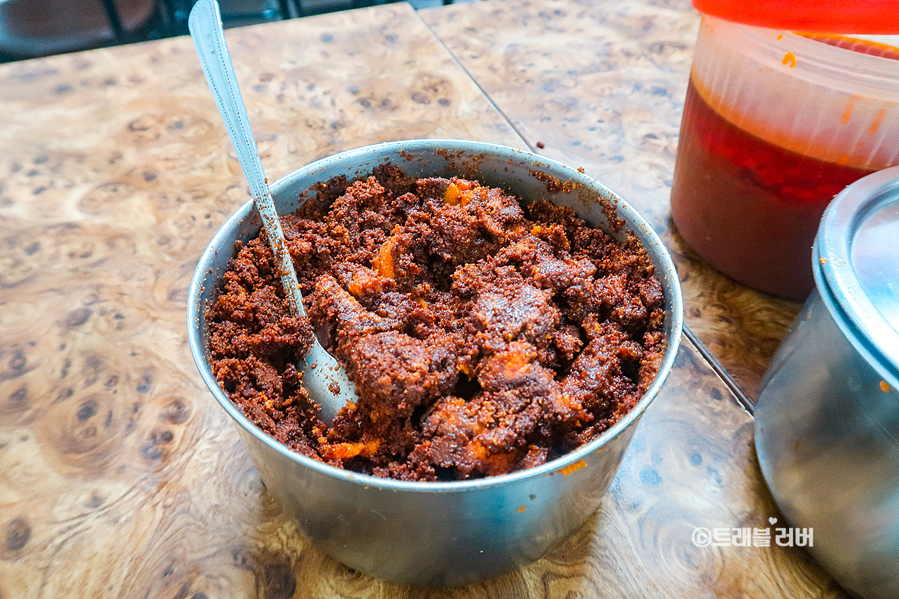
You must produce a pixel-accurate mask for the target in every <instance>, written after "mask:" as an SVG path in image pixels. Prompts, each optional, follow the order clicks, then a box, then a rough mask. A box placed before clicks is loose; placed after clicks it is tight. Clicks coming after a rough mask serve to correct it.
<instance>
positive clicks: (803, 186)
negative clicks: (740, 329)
mask: <svg viewBox="0 0 899 599" xmlns="http://www.w3.org/2000/svg"><path fill="white" fill-rule="evenodd" d="M872 172H874V171H872V170H867V169H861V168H855V167H851V166H847V165H841V164H838V163H835V162H827V161H824V160H818V159H816V158H810V157H808V156H803V155H802V154H799V153H797V152H793V151H790V150H787V149H784V148H782V147H780V146H777V145H775V144H772V143H770V142H767V141H765V140H762V139H760V138H758V137H756V136H755V135H752V134H750V133H748V132H746V131H744V130H743V129H740V128H739V127H737V126H735V125H733V124H732V123H731V122H730V121H728V120H726V119H724V118H723V117H722V116H721V115H719V114H718V113H717V112H715V111H714V110H713V109H712V108H711V107H710V106H709V105H708V103H707V102H706V101H705V100H704V99H703V98H702V96H701V95H700V94H699V93H698V92H697V90H696V86H695V85H694V84H693V80H692V79H691V80H690V84H689V86H688V88H687V98H686V102H685V105H684V116H683V121H682V122H681V131H680V140H679V142H678V150H677V160H676V163H675V168H674V181H673V184H672V189H671V215H672V218H673V219H674V224H675V225H676V226H677V230H678V232H679V233H680V235H681V236H682V237H683V238H684V240H685V241H686V242H687V243H688V244H689V245H690V246H691V247H692V248H693V249H694V250H695V251H696V252H697V253H698V254H699V255H700V256H702V257H703V258H704V259H705V260H706V261H707V262H708V263H709V264H711V265H712V266H713V267H714V268H715V269H717V270H719V271H721V272H722V273H724V274H726V275H728V276H729V277H731V278H733V279H734V280H736V281H738V282H740V283H743V284H745V285H749V286H750V287H753V288H755V289H760V290H762V291H765V292H768V293H772V294H774V295H778V296H781V297H786V298H789V299H794V300H802V299H804V298H805V297H806V296H807V295H808V294H809V292H810V291H811V290H812V287H813V286H814V280H813V278H812V268H811V255H812V249H811V248H812V243H813V242H814V239H815V233H816V232H817V230H818V222H819V221H820V220H821V215H822V214H823V213H824V209H825V208H826V207H827V205H828V204H829V203H830V201H831V200H832V199H833V197H834V196H835V195H836V194H837V193H839V192H840V191H842V190H843V188H844V187H846V186H847V185H849V184H850V183H852V182H854V181H856V180H858V179H860V178H861V177H864V176H865V175H868V174H870V173H872Z"/></svg>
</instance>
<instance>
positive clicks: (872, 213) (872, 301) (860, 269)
mask: <svg viewBox="0 0 899 599" xmlns="http://www.w3.org/2000/svg"><path fill="white" fill-rule="evenodd" d="M816 246H817V247H818V253H819V260H818V262H817V265H816V267H817V268H820V269H821V274H822V276H823V279H824V282H825V283H826V285H827V287H828V289H830V293H831V294H833V296H834V299H835V300H836V302H837V303H838V304H839V306H840V309H841V310H842V311H843V312H844V313H845V314H846V317H847V320H848V321H851V322H852V323H853V324H854V325H855V326H856V327H857V328H858V329H859V331H860V332H861V334H862V336H863V337H864V338H865V339H866V340H867V341H869V342H870V343H871V344H872V346H873V347H874V351H875V353H880V354H882V355H883V357H884V359H885V360H886V361H887V362H888V363H889V364H892V365H893V366H894V367H896V368H897V371H899V166H895V167H892V168H888V169H884V170H882V171H879V172H877V173H874V174H873V175H869V176H867V177H865V178H863V179H861V180H859V181H857V182H856V183H854V184H853V185H851V186H849V187H848V188H847V189H846V190H845V191H844V192H843V193H841V194H839V195H838V196H837V197H836V198H835V199H834V201H833V202H832V203H831V205H830V206H829V207H828V209H827V211H826V212H825V213H824V217H823V218H822V219H821V226H820V228H819V230H818V238H817V244H816ZM819 287H820V286H819ZM897 576H899V575H897Z"/></svg>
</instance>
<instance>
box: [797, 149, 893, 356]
mask: <svg viewBox="0 0 899 599" xmlns="http://www.w3.org/2000/svg"><path fill="white" fill-rule="evenodd" d="M815 250H816V254H815V255H816V258H817V260H818V261H819V264H816V265H815V266H816V267H819V268H820V269H821V273H822V274H823V275H824V280H825V281H826V283H827V285H828V287H829V291H830V293H831V294H832V296H833V297H834V299H835V300H836V302H837V303H838V304H839V306H840V308H841V309H842V311H843V313H844V315H845V317H846V318H848V319H849V320H851V322H852V324H853V325H854V328H855V330H857V331H858V332H859V333H860V334H861V335H862V336H863V337H864V340H865V341H866V342H867V344H868V345H869V347H870V348H872V349H873V350H874V353H876V354H879V355H880V356H882V357H883V358H885V359H886V361H887V362H889V363H890V365H891V366H892V369H893V370H894V371H896V370H899V166H894V167H892V168H888V169H884V170H882V171H879V172H877V173H874V174H873V175H868V176H867V177H864V178H862V179H859V180H858V181H856V182H855V183H853V184H852V185H850V186H849V187H847V188H846V189H845V190H843V191H842V192H841V193H840V194H839V195H837V197H836V198H835V199H834V200H833V202H832V203H831V204H830V206H828V208H827V211H826V212H825V213H824V217H823V218H822V219H821V226H820V228H819V229H818V237H817V239H816V241H815Z"/></svg>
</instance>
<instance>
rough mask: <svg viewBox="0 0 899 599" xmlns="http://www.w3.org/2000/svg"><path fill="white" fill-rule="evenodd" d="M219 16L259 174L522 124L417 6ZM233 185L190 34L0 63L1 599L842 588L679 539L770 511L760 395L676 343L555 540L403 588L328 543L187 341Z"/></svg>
mask: <svg viewBox="0 0 899 599" xmlns="http://www.w3.org/2000/svg"><path fill="white" fill-rule="evenodd" d="M470 6H472V7H473V8H472V10H475V9H474V6H475V5H470ZM454 10H458V9H454ZM454 14H456V15H459V14H460V13H459V12H455V13H454ZM226 37H227V39H228V42H229V44H230V47H231V52H232V56H233V58H234V61H235V66H236V72H237V76H238V79H239V81H240V83H241V85H242V86H243V91H244V99H245V100H246V102H247V104H248V106H249V110H248V112H249V116H250V120H251V122H252V124H253V126H254V130H255V132H256V136H257V138H258V139H259V140H260V153H261V155H262V160H263V163H264V164H265V165H266V167H267V169H268V172H269V177H270V178H275V177H279V176H281V175H283V174H285V173H287V172H289V171H290V170H292V169H294V168H296V167H298V166H300V165H302V164H305V163H307V162H309V161H311V160H312V159H314V158H317V157H320V156H324V155H327V154H330V153H333V152H336V151H339V150H343V149H348V148H351V147H356V146H360V145H365V144H368V143H373V142H376V141H384V140H389V139H401V138H410V137H436V136H447V137H458V138H470V139H477V140H483V141H493V142H498V143H504V144H507V145H519V146H520V145H523V142H522V140H521V138H519V137H518V136H517V134H516V133H515V131H514V130H513V129H512V127H511V126H510V125H509V124H508V122H506V121H505V120H504V119H503V117H502V115H501V114H500V113H499V112H498V111H497V110H496V109H495V108H494V107H493V106H492V105H491V104H490V103H489V101H488V100H487V98H486V97H485V96H483V94H481V92H480V91H479V89H478V87H477V85H476V84H475V83H474V82H473V81H472V80H471V79H469V78H468V77H467V75H466V74H465V72H464V71H463V70H461V69H460V68H459V67H458V65H457V64H456V63H455V61H454V60H453V58H452V57H451V56H450V55H449V54H448V53H447V52H446V50H445V49H444V48H443V47H442V46H441V44H440V43H439V42H438V41H437V40H436V39H435V38H434V37H433V36H432V34H431V32H430V31H429V30H428V28H427V27H426V26H425V25H424V24H423V22H422V21H420V20H419V18H418V17H417V16H416V15H415V13H413V12H412V10H411V9H410V8H409V7H408V6H406V5H390V6H384V7H379V8H375V9H369V10H363V11H354V12H349V13H341V14H334V15H327V16H321V17H314V18H309V19H304V20H301V21H290V22H284V23H278V24H267V25H262V26H258V27H253V28H248V29H240V30H229V31H228V32H227V34H226ZM647 110H648V111H651V110H652V109H651V108H647ZM246 198H247V193H246V190H245V184H244V183H243V180H242V176H241V174H240V170H239V166H238V164H237V162H236V160H235V158H234V155H233V152H231V150H230V148H229V147H228V145H227V139H226V134H225V131H224V129H223V127H222V125H221V123H220V121H219V118H218V115H217V113H216V110H215V106H214V103H213V101H212V98H211V96H210V95H209V92H208V90H207V89H206V86H205V83H204V82H203V80H202V75H201V71H200V67H199V64H198V62H197V60H196V58H195V57H194V55H193V49H192V46H191V43H190V40H188V39H175V40H166V41H158V42H151V43H148V44H142V45H136V46H130V47H123V48H116V49H106V50H98V51H93V52H88V53H82V54H73V55H68V56H58V57H54V58H50V59H42V60H35V61H28V62H23V63H14V64H9V65H4V66H2V67H0V223H2V229H0V331H2V334H0V597H2V598H3V599H9V598H16V599H18V598H23V599H31V598H57V597H71V596H80V597H110V598H135V599H141V598H145V597H151V598H156V597H162V598H166V599H168V598H178V599H186V598H192V599H204V598H208V599H214V598H218V597H260V598H263V597H264V598H277V599H287V598H290V597H295V598H308V597H322V598H337V597H345V598H349V597H358V598H363V597H365V598H368V597H371V598H380V597H383V598H387V597H391V598H392V597H410V598H411V597H448V598H449V597H458V598H463V597H469V598H477V599H481V598H488V597H534V598H537V597H552V598H556V597H559V598H562V597H566V598H574V597H594V596H612V597H635V596H651V597H669V596H690V597H713V596H746V597H769V596H791V597H800V596H802V597H835V596H841V591H840V590H839V589H838V588H837V587H835V586H834V584H833V583H832V582H831V580H830V578H829V577H828V576H827V575H826V574H825V573H824V572H823V571H821V570H820V568H818V566H816V565H815V564H814V563H813V562H811V561H810V559H809V557H808V556H807V554H806V553H805V552H804V551H802V550H798V549H796V550H794V549H784V548H778V547H769V548H748V547H733V548H728V547H715V548H698V547H696V546H694V545H693V544H692V542H691V534H692V531H693V529H694V527H697V526H702V527H707V528H714V527H719V526H722V527H723V526H726V527H742V526H760V525H762V524H763V523H764V522H765V521H766V520H767V518H768V517H772V516H774V515H775V514H776V512H775V509H774V507H773V505H772V503H771V499H770V497H769V496H768V494H767V492H766V491H765V487H764V483H763V482H762V480H761V477H760V474H759V471H758V468H757V465H756V464H755V461H754V451H753V448H752V433H751V431H752V422H751V418H750V416H749V415H748V414H746V413H745V412H743V411H742V410H740V409H739V408H738V407H737V405H736V403H735V402H734V398H733V396H731V395H730V393H729V391H728V389H727V387H726V386H725V385H724V384H723V383H722V381H721V380H720V379H719V378H718V377H717V376H716V375H715V374H714V372H713V371H712V370H711V369H710V368H709V366H708V364H707V363H706V362H704V361H703V359H702V358H701V357H700V356H699V355H698V354H697V352H696V350H695V349H694V348H693V347H692V346H691V345H690V344H689V343H685V344H684V346H683V347H682V350H681V353H680V355H679V358H678V361H677V364H676V368H675V369H674V371H673V372H672V375H671V378H670V379H669V383H668V384H667V385H666V386H665V388H664V391H663V393H662V394H661V395H660V396H659V397H658V398H657V400H656V402H655V403H654V405H653V406H652V407H651V408H650V410H649V411H648V412H647V414H646V416H645V417H644V419H643V422H642V423H641V425H640V428H639V429H638V431H637V433H636V436H635V438H634V441H633V445H632V447H631V450H630V452H629V453H628V455H627V457H626V461H625V463H624V465H623V467H622V469H621V471H620V473H619V476H618V478H617V479H616V481H615V483H614V485H613V488H612V490H611V492H610V493H609V494H608V495H607V496H606V498H605V500H604V501H603V502H602V504H601V505H600V506H599V509H598V511H597V515H596V516H595V517H593V518H592V519H591V520H590V521H589V522H588V523H587V524H586V525H585V526H584V527H583V528H582V529H581V530H580V531H579V532H578V533H577V534H576V535H575V537H574V538H572V539H571V540H570V541H568V542H567V543H565V544H564V545H563V546H561V547H560V548H558V549H557V550H556V551H554V552H553V553H551V554H550V555H549V556H548V557H546V558H544V559H542V560H540V561H538V562H536V563H534V564H532V565H531V566H528V567H526V568H524V569H522V570H521V571H519V572H516V573H513V574H509V575H507V576H505V577H502V578H500V579H497V580H493V581H489V582H486V583H484V584H481V585H474V586H471V587H464V588H458V589H418V588H411V587H404V586H398V585H394V584H390V583H387V582H383V581H379V580H375V579H372V578H370V577H368V576H365V575H363V574H360V573H358V572H353V571H351V570H349V569H348V568H346V567H344V566H342V565H340V564H339V563H337V562H336V561H334V560H333V559H331V558H330V557H328V556H327V555H325V554H324V553H322V552H321V551H320V550H319V549H317V548H316V547H315V546H313V545H311V544H310V543H309V542H308V541H307V540H305V539H304V538H303V537H302V536H301V535H300V534H299V533H298V532H297V529H296V527H295V525H294V524H293V522H292V521H291V520H290V519H289V518H287V517H286V516H285V515H284V514H283V513H282V512H281V510H280V508H279V507H278V506H277V505H276V504H275V503H274V501H273V500H272V498H271V497H270V495H269V494H268V493H267V491H266V489H265V487H264V486H263V485H262V483H261V481H260V478H259V474H258V472H257V471H256V469H255V468H254V467H253V465H252V463H251V462H250V460H249V457H248V455H247V452H246V450H245V449H244V447H243V445H242V444H241V442H240V440H239V438H238V435H237V432H236V429H235V427H234V425H233V424H232V423H231V422H230V421H229V420H228V418H227V416H226V415H225V414H224V413H223V412H222V410H221V409H220V408H219V407H218V406H217V404H216V403H215V401H214V399H213V398H212V397H211V395H210V394H209V393H208V391H207V390H206V389H205V388H204V386H203V384H202V381H201V380H200V378H199V375H198V373H197V371H196V369H195V367H194V365H193V363H192V360H191V357H190V353H189V351H188V347H187V339H186V330H185V327H186V324H185V312H186V293H187V288H188V284H189V281H190V277H191V275H192V272H193V269H194V267H195V265H196V262H197V260H198V258H199V255H200V253H201V251H202V249H203V248H204V247H205V245H206V243H207V242H208V240H209V239H210V238H211V236H212V234H213V233H214V232H215V230H217V228H218V227H219V226H220V225H221V224H222V223H223V222H224V220H225V219H226V218H227V216H228V215H230V214H231V213H232V212H233V211H234V210H235V209H236V208H237V207H238V206H239V205H240V204H242V203H243V202H244V201H245V200H246Z"/></svg>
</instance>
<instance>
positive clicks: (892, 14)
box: [693, 0, 899, 34]
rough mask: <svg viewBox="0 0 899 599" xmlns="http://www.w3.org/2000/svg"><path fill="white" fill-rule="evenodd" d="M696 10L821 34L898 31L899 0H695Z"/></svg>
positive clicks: (724, 17)
mask: <svg viewBox="0 0 899 599" xmlns="http://www.w3.org/2000/svg"><path fill="white" fill-rule="evenodd" d="M693 7H694V8H696V10H698V11H700V12H703V13H705V14H708V15H712V16H715V17H720V18H722V19H726V20H728V21H736V22H737V23H743V24H744V25H755V26H757V27H769V28H772V29H788V30H790V31H806V32H820V33H846V34H851V33H858V34H894V33H899V18H897V17H899V1H897V0H693Z"/></svg>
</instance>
